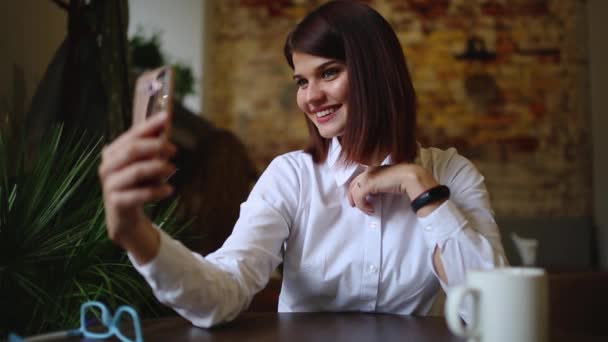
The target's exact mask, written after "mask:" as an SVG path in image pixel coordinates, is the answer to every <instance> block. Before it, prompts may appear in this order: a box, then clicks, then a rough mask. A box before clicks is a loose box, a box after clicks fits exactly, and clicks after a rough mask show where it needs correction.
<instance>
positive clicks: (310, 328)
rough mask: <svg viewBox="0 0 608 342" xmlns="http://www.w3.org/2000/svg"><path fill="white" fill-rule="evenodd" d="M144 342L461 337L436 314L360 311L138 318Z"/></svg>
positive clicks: (420, 341) (434, 340)
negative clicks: (218, 320)
mask: <svg viewBox="0 0 608 342" xmlns="http://www.w3.org/2000/svg"><path fill="white" fill-rule="evenodd" d="M143 330H144V340H145V341H214V342H217V341H253V342H255V341H260V342H262V341H263V342H271V341H288V342H298V341H330V342H340V341H348V342H356V341H365V342H369V341H381V342H390V341H417V342H425V341H429V342H442V341H464V340H463V339H460V338H457V337H455V336H454V335H452V334H451V333H450V332H449V330H448V328H447V326H446V324H445V321H444V319H443V318H441V317H413V316H401V315H390V314H364V313H245V314H243V315H241V316H239V317H238V318H237V319H236V320H235V321H233V322H230V323H228V324H225V325H222V326H218V327H214V328H212V329H200V328H196V327H194V326H192V325H191V324H190V323H189V322H188V321H186V320H184V319H182V318H179V317H171V318H163V319H154V320H148V321H145V322H143Z"/></svg>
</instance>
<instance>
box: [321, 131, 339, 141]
mask: <svg viewBox="0 0 608 342" xmlns="http://www.w3.org/2000/svg"><path fill="white" fill-rule="evenodd" d="M319 134H320V135H321V136H322V137H323V138H325V139H333V138H335V137H340V136H342V134H344V132H334V131H319Z"/></svg>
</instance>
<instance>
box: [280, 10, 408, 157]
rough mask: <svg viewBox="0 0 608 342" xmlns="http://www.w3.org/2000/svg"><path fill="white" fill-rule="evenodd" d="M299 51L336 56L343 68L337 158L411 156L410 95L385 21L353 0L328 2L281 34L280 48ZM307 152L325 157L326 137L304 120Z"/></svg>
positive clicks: (394, 37)
mask: <svg viewBox="0 0 608 342" xmlns="http://www.w3.org/2000/svg"><path fill="white" fill-rule="evenodd" d="M293 52H301V53H306V54H310V55H315V56H320V57H324V58H330V59H336V60H339V61H342V62H344V63H345V64H346V70H347V72H348V80H349V85H348V87H349V88H348V118H347V120H346V121H347V122H346V127H345V130H344V134H343V135H342V137H341V141H340V143H341V145H342V155H341V158H342V159H343V160H344V161H346V162H347V163H352V162H357V163H364V162H366V161H369V158H370V157H371V156H373V155H374V153H376V152H378V151H382V152H383V151H386V152H388V153H390V155H391V158H392V161H393V162H394V163H400V162H412V161H413V160H414V159H415V158H416V153H417V144H416V137H415V133H414V131H415V127H416V94H415V92H414V87H413V85H412V81H411V78H410V74H409V71H408V69H407V65H406V62H405V56H404V54H403V50H402V49H401V44H400V43H399V39H398V38H397V35H396V34H395V32H394V31H393V29H392V27H391V26H390V24H389V23H388V22H387V21H386V20H385V19H384V18H383V17H382V16H381V15H380V14H379V13H378V12H376V11H375V10H373V9H372V8H371V7H369V6H367V5H365V4H363V3H360V2H358V1H331V2H328V3H325V4H323V5H321V6H320V7H318V8H317V9H316V10H314V11H313V12H311V13H310V14H309V15H308V16H306V17H305V18H304V19H303V20H302V21H301V22H300V23H299V24H298V25H297V26H296V27H295V28H294V29H293V31H291V33H290V34H289V35H288V36H287V40H286V42H285V47H284V53H285V58H286V59H287V63H289V65H290V66H291V68H292V69H293V68H294V65H293V59H292V54H293ZM306 121H307V124H308V130H309V133H310V145H309V146H308V148H307V149H306V152H308V153H310V154H311V155H312V157H313V160H314V161H315V162H316V163H321V162H323V161H325V159H326V158H327V154H328V149H329V143H330V139H325V138H323V137H322V136H321V135H320V134H319V131H318V130H317V128H316V127H315V125H314V124H313V123H312V122H310V120H308V119H307V120H306Z"/></svg>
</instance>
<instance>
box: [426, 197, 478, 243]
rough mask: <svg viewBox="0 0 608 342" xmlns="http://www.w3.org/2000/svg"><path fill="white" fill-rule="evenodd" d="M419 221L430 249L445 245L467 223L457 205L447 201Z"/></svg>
mask: <svg viewBox="0 0 608 342" xmlns="http://www.w3.org/2000/svg"><path fill="white" fill-rule="evenodd" d="M418 221H419V222H420V224H421V225H422V229H423V231H424V239H425V240H426V243H427V245H428V247H429V248H430V249H433V250H434V249H435V246H437V245H440V247H441V245H442V244H443V242H444V241H445V240H447V239H448V238H449V237H450V236H451V235H453V234H454V233H456V232H458V231H459V230H461V229H462V228H463V227H464V226H465V225H466V224H467V223H468V221H467V219H466V218H465V217H464V215H462V213H461V212H460V210H459V209H458V208H457V207H456V205H455V204H454V203H453V202H452V201H450V200H447V201H445V202H443V203H442V204H441V205H440V206H439V207H438V208H436V209H435V210H433V212H432V213H430V214H429V215H427V216H425V217H419V218H418Z"/></svg>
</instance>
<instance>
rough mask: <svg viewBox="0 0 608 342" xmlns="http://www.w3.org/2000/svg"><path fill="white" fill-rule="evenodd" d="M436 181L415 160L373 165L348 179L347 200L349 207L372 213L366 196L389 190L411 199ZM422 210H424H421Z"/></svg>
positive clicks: (434, 184) (433, 185) (435, 183)
mask: <svg viewBox="0 0 608 342" xmlns="http://www.w3.org/2000/svg"><path fill="white" fill-rule="evenodd" d="M437 185H439V183H438V182H437V180H435V178H434V177H433V175H432V174H431V173H430V172H429V171H427V170H426V169H424V168H423V167H421V166H420V165H417V164H408V163H402V164H396V165H389V166H372V167H369V168H368V169H367V170H365V171H364V172H363V173H361V174H360V175H358V176H357V177H355V178H354V179H353V180H352V181H351V182H350V185H349V188H348V200H349V202H350V205H351V206H352V207H357V208H359V209H360V210H361V211H363V212H365V213H367V214H372V213H373V212H374V207H373V205H372V204H371V203H370V202H369V201H368V198H369V197H368V196H374V195H376V194H379V193H392V194H403V195H407V196H408V197H409V198H410V199H414V198H416V197H418V195H420V194H421V193H423V192H425V191H427V190H428V189H430V188H432V187H435V186H437ZM439 204H440V203H439ZM423 209H424V208H423ZM433 209H434V208H433ZM421 211H423V210H422V209H421V210H420V211H419V213H420V212H421ZM427 211H428V210H427ZM431 211H432V210H431ZM421 214H424V212H422V213H421ZM422 216H425V215H422Z"/></svg>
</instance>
